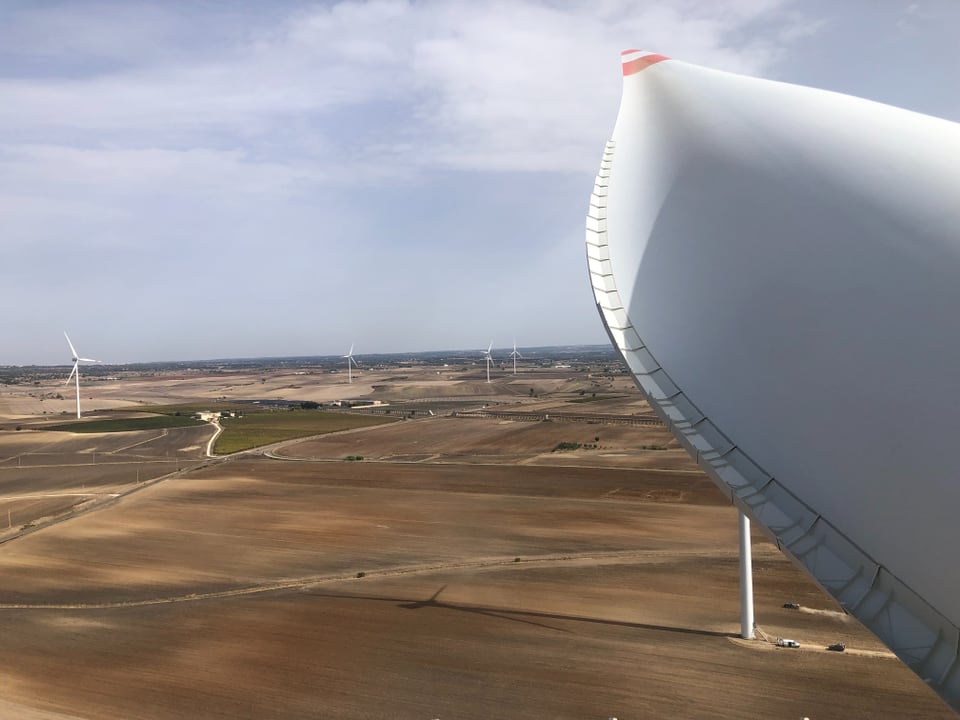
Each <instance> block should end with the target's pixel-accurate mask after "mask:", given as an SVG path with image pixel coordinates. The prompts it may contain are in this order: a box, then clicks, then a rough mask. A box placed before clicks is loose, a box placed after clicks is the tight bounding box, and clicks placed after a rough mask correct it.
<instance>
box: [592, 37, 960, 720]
mask: <svg viewBox="0 0 960 720" xmlns="http://www.w3.org/2000/svg"><path fill="white" fill-rule="evenodd" d="M623 74H624V83H623V98H622V101H621V105H620V112H619V116H618V118H617V122H616V127H615V129H614V131H613V137H612V139H611V140H610V141H609V142H608V143H607V146H606V150H605V152H604V155H603V161H602V162H601V165H600V172H599V174H598V176H597V180H596V184H595V187H594V192H593V195H592V197H591V200H590V211H589V216H588V218H587V233H586V236H587V256H588V264H589V269H590V275H591V279H592V284H593V289H594V294H595V297H596V301H597V305H598V308H599V310H600V314H601V316H602V318H603V321H604V324H605V325H606V328H607V330H608V332H609V335H610V338H611V340H612V342H613V344H614V345H615V346H616V347H617V348H618V349H619V351H620V353H621V354H622V356H623V358H624V360H625V362H626V364H627V365H628V367H629V368H630V370H631V371H632V373H633V374H634V377H635V379H636V382H637V384H638V385H639V386H640V388H641V389H642V390H643V392H644V393H645V395H646V396H647V397H648V399H649V400H650V403H651V405H652V406H653V407H654V408H655V409H656V411H657V412H658V413H659V414H660V415H661V417H663V418H664V420H665V421H666V423H667V425H668V427H670V428H671V429H672V430H673V432H674V434H675V435H676V437H677V438H678V439H679V441H680V442H681V443H683V445H684V446H685V447H686V448H687V449H688V450H689V451H690V452H691V453H692V454H694V456H695V457H696V458H697V460H698V462H699V464H700V465H701V467H703V468H704V470H706V471H707V473H708V474H709V475H710V476H711V477H712V478H713V479H714V480H715V481H716V482H717V484H718V485H719V486H720V487H721V488H722V489H723V490H724V491H725V492H726V493H727V494H728V496H729V497H730V499H731V500H732V502H733V503H734V504H735V505H736V506H737V507H738V508H740V509H741V510H742V511H744V512H746V513H747V514H748V515H750V516H751V517H752V518H753V519H754V520H756V521H757V522H758V523H759V524H760V525H761V526H763V527H764V528H765V530H766V531H767V532H768V533H769V534H770V535H771V536H772V537H773V538H775V539H776V542H777V545H778V547H780V548H782V549H783V550H784V551H785V552H786V553H788V554H789V555H790V556H791V557H792V558H793V559H795V560H796V562H797V563H799V564H800V565H801V566H803V567H804V568H806V570H807V571H808V572H809V573H810V574H811V575H812V576H813V577H814V578H816V579H817V581H818V582H819V583H820V584H821V585H822V586H823V587H824V588H825V589H826V590H827V591H828V592H830V593H831V594H832V595H833V596H834V597H835V598H836V599H837V600H838V601H839V602H840V603H841V605H843V607H844V608H846V609H847V610H848V611H849V612H850V613H851V614H853V615H854V616H856V617H857V618H858V619H859V620H860V621H861V622H862V623H863V624H864V625H866V626H867V627H868V628H869V629H870V630H872V631H873V632H874V633H875V634H876V635H877V636H879V637H880V638H881V639H882V640H883V641H884V642H885V643H886V644H887V645H888V646H889V647H890V648H891V649H892V650H893V651H894V652H896V654H897V655H898V656H899V657H900V658H901V659H902V660H903V661H904V662H905V663H907V665H909V666H910V667H911V668H912V669H913V670H914V671H915V672H916V673H917V674H918V675H919V676H920V677H921V678H923V679H924V680H925V681H926V682H927V683H928V684H929V685H930V686H931V687H932V688H933V689H934V690H936V691H937V692H938V693H939V694H940V695H941V696H942V697H943V698H944V699H945V700H946V701H947V702H948V703H949V704H951V705H952V706H953V707H954V708H955V709H960V573H957V572H956V570H955V566H954V562H953V557H952V554H953V550H954V548H956V547H958V546H960V523H958V522H957V517H956V509H957V508H958V507H960V483H958V482H955V481H954V480H953V478H955V477H956V474H957V473H956V466H957V462H958V454H957V451H956V447H957V443H956V398H957V397H958V396H960V372H958V368H960V330H958V327H957V322H956V309H957V308H958V307H960V235H958V228H960V203H958V202H957V188H960V125H957V124H955V123H952V122H948V121H946V120H941V119H938V118H933V117H928V116H925V115H920V114H918V113H914V112H909V111H907V110H902V109H899V108H894V107H890V106H887V105H881V104H879V103H875V102H870V101H867V100H862V99H859V98H853V97H849V96H845V95H840V94H837V93H832V92H826V91H822V90H815V89H812V88H807V87H799V86H794V85H788V84H785V83H779V82H771V81H767V80H759V79H755V78H749V77H743V76H739V75H733V74H729V73H725V72H718V71H715V70H708V69H705V68H701V67H696V66H694V65H689V64H686V63H682V62H678V61H675V60H670V59H668V58H665V57H663V56H661V55H653V54H650V53H644V52H639V51H627V52H626V53H625V54H624V57H623Z"/></svg>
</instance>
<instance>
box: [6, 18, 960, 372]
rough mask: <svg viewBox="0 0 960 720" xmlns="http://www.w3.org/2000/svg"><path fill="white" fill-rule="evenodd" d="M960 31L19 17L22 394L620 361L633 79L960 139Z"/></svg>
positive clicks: (16, 171) (16, 169)
mask: <svg viewBox="0 0 960 720" xmlns="http://www.w3.org/2000/svg"><path fill="white" fill-rule="evenodd" d="M958 31H960V2H956V1H955V0H927V1H923V0H921V1H919V2H898V1H897V0H844V2H835V0H658V2H655V3H651V2H649V0H643V1H642V2H634V1H632V0H553V1H547V0H504V1H502V2H496V1H492V2H483V1H481V0H463V1H458V0H443V1H439V0H437V1H431V0H371V1H369V2H362V1H360V0H345V1H343V2H312V3H311V2H282V1H278V2H266V1H264V2H255V1H253V0H246V1H243V0H192V1H189V2H188V1H187V0H183V1H182V2H176V1H167V0H165V1H162V2H161V1H158V2H150V1H148V0H141V1H139V2H136V1H123V2H86V1H85V0H69V1H64V2H56V1H45V0H23V1H22V2H21V1H19V0H0V303H2V307H3V309H4V311H3V313H2V314H0V365H27V364H66V363H68V362H69V361H70V351H69V348H68V347H67V344H66V341H65V340H64V338H63V331H64V330H66V331H67V332H68V333H69V334H70V337H71V339H72V340H73V342H74V345H75V346H76V347H77V349H78V351H79V352H80V354H81V355H83V356H86V357H94V358H98V359H101V360H104V361H106V362H110V363H128V362H150V361H165V360H199V359H210V358H232V357H268V356H270V357H276V356H288V355H331V354H345V353H346V352H347V350H348V349H349V348H350V345H351V344H354V343H355V353H356V354H357V355H358V356H361V357H362V355H363V354H364V353H386V352H416V351H426V350H443V349H474V348H475V349H477V351H478V354H479V351H480V350H482V349H486V347H487V345H488V343H489V342H490V341H491V340H492V341H493V344H494V347H495V348H510V347H512V345H513V343H514V341H516V343H517V344H518V345H519V346H520V347H525V346H526V347H531V346H541V345H569V344H593V343H598V344H599V343H606V342H608V341H607V337H606V334H605V333H604V331H603V327H602V323H601V320H600V318H599V315H598V314H597V311H596V308H595V306H594V303H593V298H592V293H591V290H590V284H589V281H588V277H587V270H586V261H585V252H584V231H583V226H584V218H585V215H586V210H587V205H588V200H589V196H590V192H591V189H592V185H593V178H594V175H595V173H596V171H597V168H598V166H599V161H600V156H601V153H602V150H603V145H604V142H605V140H606V139H607V137H608V134H609V132H610V131H611V130H612V127H613V123H614V120H615V119H616V114H617V109H618V105H619V99H620V85H621V79H622V76H621V72H620V59H619V53H620V51H621V50H623V49H626V48H641V49H646V50H652V51H656V52H658V53H662V54H664V55H668V56H670V57H674V58H677V59H681V60H685V61H689V62H693V63H697V64H701V65H707V66H710V67H715V68H718V69H723V70H730V71H733V72H740V73H744V74H748V75H755V76H758V77H766V78H771V79H776V80H783V81H787V82H793V83H799V84H804V85H811V86H814V87H820V88H825V89H829V90H836V91H840V92H845V93H849V94H853V95H858V96H861V97H866V98H870V99H873V100H878V101H881V102H886V103H890V104H893V105H898V106H901V107H906V108H909V109H911V110H916V111H919V112H924V113H928V114H931V115H937V116H940V117H944V118H948V119H950V120H954V121H960V92H958V91H960V73H958V72H957V69H958V68H960V62H958V50H957V46H956V42H955V38H956V36H957V32H958Z"/></svg>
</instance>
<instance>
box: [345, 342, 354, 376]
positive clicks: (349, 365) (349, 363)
mask: <svg viewBox="0 0 960 720" xmlns="http://www.w3.org/2000/svg"><path fill="white" fill-rule="evenodd" d="M343 357H344V359H345V360H346V361H347V382H348V383H352V382H353V368H355V367H357V361H356V360H354V359H353V343H351V344H350V352H348V353H347V354H346V355H344V356H343Z"/></svg>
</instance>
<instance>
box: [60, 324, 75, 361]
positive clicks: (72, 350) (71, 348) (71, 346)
mask: <svg viewBox="0 0 960 720" xmlns="http://www.w3.org/2000/svg"><path fill="white" fill-rule="evenodd" d="M63 336H64V337H65V338H66V339H67V345H69V346H70V352H71V353H72V354H71V356H70V357H72V358H76V357H77V349H76V348H75V347H74V346H73V343H72V342H70V336H69V335H67V331H66V330H64V331H63Z"/></svg>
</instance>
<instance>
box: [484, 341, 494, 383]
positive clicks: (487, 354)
mask: <svg viewBox="0 0 960 720" xmlns="http://www.w3.org/2000/svg"><path fill="white" fill-rule="evenodd" d="M491 350H493V340H491V341H490V345H489V346H488V347H487V349H486V350H484V351H483V359H484V360H486V361H487V382H490V363H492V362H493V355H491V354H490V351H491Z"/></svg>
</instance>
